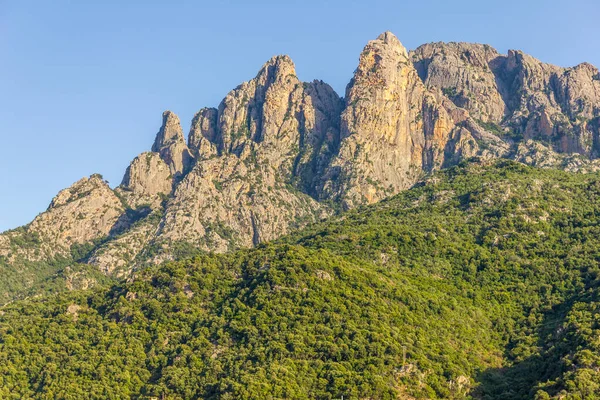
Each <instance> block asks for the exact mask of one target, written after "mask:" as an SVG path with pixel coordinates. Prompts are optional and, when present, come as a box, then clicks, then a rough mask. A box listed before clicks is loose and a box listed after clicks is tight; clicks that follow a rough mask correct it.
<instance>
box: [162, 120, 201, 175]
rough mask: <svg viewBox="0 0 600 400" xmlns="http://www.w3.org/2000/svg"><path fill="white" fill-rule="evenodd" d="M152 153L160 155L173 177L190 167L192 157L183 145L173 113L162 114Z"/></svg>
mask: <svg viewBox="0 0 600 400" xmlns="http://www.w3.org/2000/svg"><path fill="white" fill-rule="evenodd" d="M152 151H153V152H156V153H159V154H160V157H161V158H162V159H163V160H164V162H166V163H167V165H168V166H169V168H170V169H171V174H172V176H173V177H177V176H179V175H181V174H182V173H184V172H185V171H186V170H188V169H189V168H190V167H191V165H192V161H193V157H192V155H191V153H190V151H189V149H188V147H187V144H186V143H185V139H184V137H183V130H182V129H181V124H180V122H179V117H177V115H175V113H173V112H171V111H165V112H164V113H163V121H162V126H161V127H160V130H159V131H158V133H157V134H156V139H155V140H154V144H153V145H152Z"/></svg>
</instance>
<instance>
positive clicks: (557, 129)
mask: <svg viewBox="0 0 600 400" xmlns="http://www.w3.org/2000/svg"><path fill="white" fill-rule="evenodd" d="M411 60H412V62H413V64H414V65H415V68H417V70H418V71H419V75H420V77H421V78H422V79H423V81H424V82H425V84H426V85H427V86H428V87H429V88H430V89H440V90H442V91H443V92H444V94H446V95H447V97H448V98H449V99H450V100H452V101H453V103H454V104H455V105H456V106H458V107H461V108H464V109H466V110H468V111H469V113H470V114H471V115H472V116H473V117H474V118H476V119H478V120H480V121H483V122H485V123H491V124H494V125H495V126H496V127H497V128H498V129H497V130H498V131H499V132H500V133H501V134H502V133H510V134H511V136H513V137H515V136H517V137H523V138H524V139H525V140H529V139H535V140H541V141H543V142H546V143H547V144H548V145H550V148H551V149H552V150H553V151H557V152H560V153H578V154H581V155H584V156H586V157H588V158H596V157H598V155H599V151H600V147H599V144H598V137H599V134H600V132H599V131H598V129H597V124H596V122H595V121H597V119H598V117H599V116H600V80H598V79H597V78H595V77H597V76H598V75H597V74H598V69H597V68H595V67H593V66H592V65H590V64H587V63H584V64H580V65H578V66H576V67H572V68H561V67H556V66H553V65H550V64H545V63H542V62H541V61H539V60H537V59H535V58H533V57H531V56H529V55H527V54H524V53H523V52H520V51H514V50H511V51H509V52H508V54H507V55H500V54H498V53H497V52H496V50H494V49H492V48H491V47H490V46H487V45H477V44H466V43H432V44H426V45H423V46H421V47H419V48H417V49H416V50H415V51H414V52H412V53H411Z"/></svg>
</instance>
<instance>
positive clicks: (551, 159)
mask: <svg viewBox="0 0 600 400" xmlns="http://www.w3.org/2000/svg"><path fill="white" fill-rule="evenodd" d="M599 151H600V75H599V73H598V70H597V69H596V68H595V67H593V66H591V65H590V64H587V63H584V64H580V65H578V66H575V67H571V68H561V67H556V66H552V65H549V64H544V63H542V62H540V61H538V60H536V59H535V58H533V57H531V56H528V55H526V54H524V53H522V52H519V51H512V50H511V51H509V52H508V54H507V55H501V54H499V53H498V52H497V51H496V50H494V49H493V48H491V47H490V46H488V45H478V44H469V43H454V42H451V43H441V42H438V43H431V44H426V45H422V46H420V47H418V48H417V49H415V50H413V51H410V52H408V51H407V50H406V48H405V47H404V46H403V45H402V43H401V42H400V41H399V40H398V38H396V37H395V36H394V35H393V34H392V33H391V32H384V33H383V34H381V35H380V36H379V37H378V38H376V39H375V40H372V41H370V42H369V43H368V44H367V45H366V46H365V48H364V49H363V51H362V52H361V55H360V57H359V62H358V67H357V69H356V71H355V73H354V76H353V78H352V80H351V81H350V83H349V84H348V86H347V88H346V93H345V96H344V97H343V98H342V97H340V96H339V95H338V94H337V93H336V92H335V91H334V90H333V89H332V88H331V87H330V86H329V85H327V84H326V83H324V82H322V81H313V82H301V81H300V80H299V79H298V78H297V76H296V72H295V65H294V63H293V62H292V60H291V59H290V58H289V57H288V56H285V55H282V56H274V57H272V58H271V59H270V60H269V61H267V63H265V64H264V65H263V67H262V68H261V69H260V70H259V71H258V73H257V75H256V76H255V77H254V78H253V79H251V80H249V81H247V82H244V83H242V84H241V85H239V86H237V87H236V88H234V89H233V90H232V91H231V92H229V93H228V94H227V96H226V97H225V98H224V99H223V101H222V102H221V103H220V104H219V106H218V107H217V108H203V109H201V110H200V111H199V112H198V113H197V114H196V115H195V116H194V118H193V120H192V123H191V126H190V130H189V133H188V135H187V141H186V138H185V136H184V132H183V129H182V127H181V123H180V121H179V118H178V117H177V116H176V115H175V114H174V113H172V112H170V111H166V112H165V113H164V114H163V123H162V125H161V128H160V130H159V132H158V133H157V135H156V138H155V141H154V143H153V145H152V147H151V151H150V152H145V153H142V154H140V156H138V157H136V158H135V159H134V160H133V161H132V162H131V163H130V165H129V167H128V168H127V170H126V172H125V174H124V177H123V181H122V183H121V184H120V185H119V186H118V187H117V188H115V189H114V190H112V189H110V188H108V186H106V188H108V189H106V188H104V189H97V190H87V189H85V188H81V187H79V186H80V185H78V183H76V184H74V185H73V186H71V187H70V188H67V189H65V190H64V191H62V192H61V193H63V192H64V193H67V192H68V193H70V195H71V196H73V201H74V203H73V204H72V205H71V206H70V207H73V206H76V207H75V208H81V207H83V208H85V207H89V208H90V210H89V212H87V213H74V212H70V211H68V210H69V209H65V212H64V213H62V214H61V213H59V212H58V211H57V210H55V209H54V208H53V207H50V208H49V209H48V210H47V211H46V212H45V213H42V214H40V215H39V216H38V217H36V219H34V221H33V222H32V223H31V224H28V225H26V226H25V227H23V228H21V229H19V230H13V231H8V232H4V233H2V234H0V256H1V257H4V258H5V259H6V260H8V262H9V263H15V265H17V266H18V264H19V262H25V261H27V262H33V261H34V262H39V261H43V260H50V259H53V258H56V257H63V258H69V257H71V256H72V254H71V253H73V250H76V252H77V253H78V254H79V253H80V252H81V251H80V250H81V248H82V246H83V247H86V248H89V251H88V253H87V254H86V255H85V257H82V258H80V259H79V260H81V261H83V262H86V263H89V264H91V265H93V266H96V267H97V268H98V269H99V270H100V271H102V272H103V273H105V274H108V275H111V276H117V277H123V276H127V275H128V274H129V273H130V272H131V270H132V269H133V268H135V267H137V266H140V265H142V264H144V263H146V262H154V263H156V262H161V261H163V260H168V259H172V258H173V254H172V249H173V248H175V247H178V246H179V247H182V248H185V247H190V246H191V247H195V248H200V249H202V250H204V251H214V252H225V251H229V250H232V249H237V248H240V247H251V246H255V245H257V244H258V243H261V242H264V241H268V240H272V239H275V238H277V237H279V236H281V235H283V234H286V233H288V232H290V231H292V230H293V229H295V228H297V227H302V226H304V225H306V224H307V223H311V222H316V221H319V220H320V219H322V218H325V217H327V216H329V215H332V214H333V213H335V212H336V211H337V210H347V209H351V208H354V207H357V206H359V205H362V204H370V203H373V202H377V201H380V200H382V199H385V198H386V197H388V196H390V195H393V194H396V193H398V192H400V191H402V190H405V189H407V188H409V187H411V186H412V185H413V184H415V183H416V182H418V181H419V180H421V179H423V178H424V177H425V176H427V175H428V174H429V173H431V172H432V171H435V170H438V169H440V168H444V167H448V166H452V165H455V164H456V163H458V162H460V161H461V160H464V159H468V158H470V157H473V156H477V157H480V158H482V159H490V158H498V157H504V158H510V159H515V160H517V161H520V162H524V163H528V164H531V165H539V166H542V167H553V168H562V169H566V170H570V171H584V172H585V171H596V170H598V167H599V166H600V161H598V159H597V157H598V155H599V154H600V153H599ZM96 178H97V179H100V178H98V176H96ZM90 179H92V178H90ZM100 180H102V179H100ZM98 185H100V186H99V188H100V187H103V186H102V185H101V184H100V183H98ZM94 207H95V208H94ZM53 210H54V211H53ZM68 216H70V218H67V217H68ZM54 231H58V232H61V233H60V234H57V233H56V232H54ZM24 238H34V239H35V240H32V241H31V240H30V241H29V242H27V243H29V244H28V245H27V246H29V247H27V246H19V244H18V243H19V242H23V240H24ZM36 241H37V242H39V243H37V242H36ZM15 243H17V244H15ZM36 243H37V244H36ZM74 261H76V260H74ZM9 296H10V295H9Z"/></svg>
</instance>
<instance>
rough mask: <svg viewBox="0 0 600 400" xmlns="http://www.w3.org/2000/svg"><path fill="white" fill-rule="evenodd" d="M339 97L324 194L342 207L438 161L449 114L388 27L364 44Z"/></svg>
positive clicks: (385, 191) (396, 185)
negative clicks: (336, 138) (337, 129)
mask: <svg viewBox="0 0 600 400" xmlns="http://www.w3.org/2000/svg"><path fill="white" fill-rule="evenodd" d="M345 99H346V107H345V109H344V111H343V112H342V115H341V144H340V150H339V153H338V154H337V155H336V157H335V159H334V160H333V162H332V165H331V167H330V168H329V171H328V174H329V175H328V180H327V182H326V183H325V185H324V188H323V191H324V197H333V198H335V199H337V200H338V201H341V202H342V204H343V205H344V206H345V207H346V208H349V207H353V206H356V205H359V204H364V203H373V202H375V201H378V200H381V199H382V198H384V197H386V196H389V195H391V194H394V193H397V192H398V191H400V190H402V189H406V188H407V187H409V186H411V185H412V184H414V183H415V182H416V181H417V180H418V179H419V178H420V177H421V176H423V174H424V173H425V172H429V171H431V170H432V169H434V168H437V167H440V166H441V165H442V164H443V163H444V157H445V148H446V145H447V143H448V141H449V139H450V136H449V135H450V132H451V131H452V129H453V128H454V125H455V124H454V121H453V120H452V118H451V117H450V116H449V115H448V113H447V111H446V109H445V108H444V107H442V106H441V104H440V103H439V102H438V100H437V99H436V97H435V95H434V94H433V93H431V92H429V91H427V89H426V88H425V85H424V84H423V82H422V81H421V80H420V78H419V76H418V74H417V71H416V69H415V68H414V66H413V65H412V63H411V62H410V60H409V58H408V53H407V51H406V49H405V48H404V46H402V44H401V43H400V41H399V40H398V39H397V38H396V37H395V36H394V35H393V34H392V33H390V32H385V33H383V34H382V35H380V36H379V37H378V38H377V39H376V40H373V41H371V42H369V43H368V44H367V46H366V47H365V48H364V50H363V52H362V53H361V55H360V60H359V64H358V68H357V69H356V71H355V73H354V77H353V78H352V81H351V82H350V84H349V85H348V87H347V89H346V98H345ZM460 143H461V142H460V141H457V142H456V143H455V146H457V145H458V146H460Z"/></svg>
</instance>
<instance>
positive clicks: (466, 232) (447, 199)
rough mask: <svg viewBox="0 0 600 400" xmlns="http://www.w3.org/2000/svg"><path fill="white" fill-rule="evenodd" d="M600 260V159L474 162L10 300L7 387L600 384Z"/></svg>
mask: <svg viewBox="0 0 600 400" xmlns="http://www.w3.org/2000/svg"><path fill="white" fill-rule="evenodd" d="M599 260H600V175H598V174H575V173H568V172H563V171H558V170H541V169H536V168H533V167H526V166H524V165H521V164H518V163H515V162H512V161H507V160H503V161H495V162H493V163H483V162H471V163H463V164H460V165H458V166H456V167H452V168H449V169H447V170H444V171H442V172H439V173H436V174H435V175H433V176H432V177H430V178H428V179H427V181H425V182H423V183H422V184H419V185H417V186H416V187H414V188H413V189H411V190H408V191H406V192H404V193H401V194H399V195H397V196H395V197H392V198H389V199H387V200H384V201H382V202H380V203H377V204H375V205H373V206H368V207H361V208H359V209H355V210H352V211H349V212H347V213H343V214H341V215H339V216H336V217H334V218H332V219H329V220H326V221H323V222H321V223H318V224H316V225H312V226H310V227H308V228H307V229H304V230H301V231H299V232H296V233H294V234H292V235H290V236H286V237H284V238H281V239H279V240H277V241H275V242H271V243H267V244H262V245H259V246H258V247H256V248H254V249H247V250H240V251H236V252H233V253H229V254H223V255H213V254H203V253H202V254H199V255H197V256H194V257H192V258H187V259H183V260H180V261H174V262H167V263H164V264H162V265H160V266H156V267H150V268H147V269H143V270H141V271H139V272H138V273H137V274H136V275H135V277H133V278H131V279H129V280H128V281H127V282H121V283H115V284H112V283H111V282H104V284H102V282H101V283H100V284H98V285H96V286H95V287H94V288H92V289H88V290H74V291H70V292H60V293H49V294H47V295H45V296H42V297H33V298H29V299H25V300H21V301H17V302H13V303H10V304H7V305H5V306H3V307H2V308H0V398H2V399H5V398H6V399H27V398H35V399H81V398H90V399H127V398H135V399H150V398H156V399H189V398H206V399H284V398H285V399H339V398H341V397H342V396H343V398H344V399H396V398H406V399H410V398H443V399H453V398H454V399H462V398H478V399H538V400H539V399H550V398H561V399H593V398H598V397H600V352H599V350H600V340H599V339H598V337H599V333H600V314H599V311H600V299H599V298H598V284H599V282H600V281H599V279H600V278H599V273H600V267H599V265H598V261H599ZM49 292H52V290H49Z"/></svg>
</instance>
